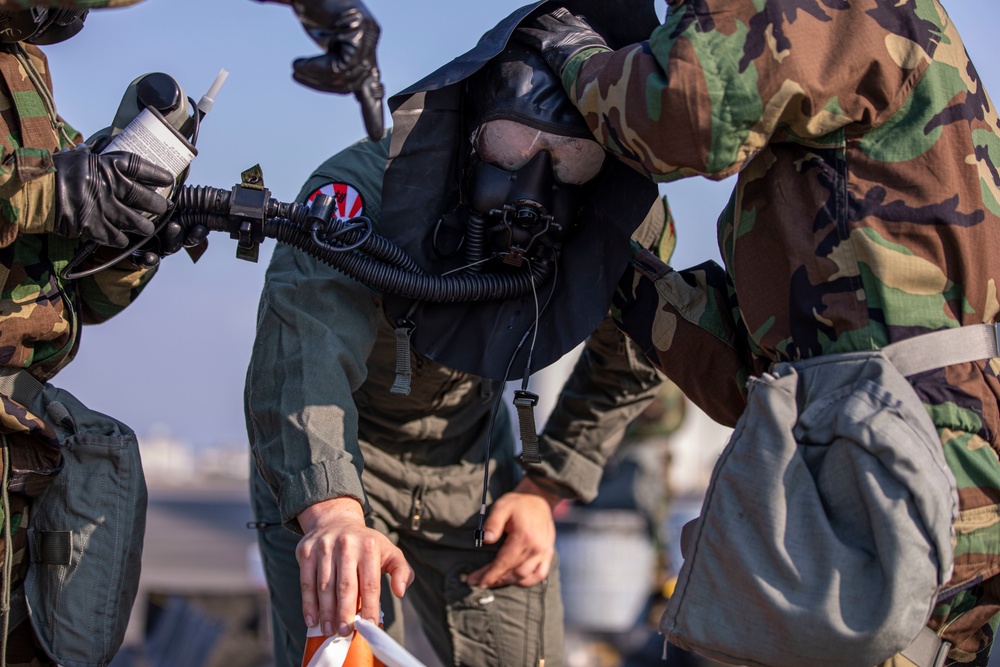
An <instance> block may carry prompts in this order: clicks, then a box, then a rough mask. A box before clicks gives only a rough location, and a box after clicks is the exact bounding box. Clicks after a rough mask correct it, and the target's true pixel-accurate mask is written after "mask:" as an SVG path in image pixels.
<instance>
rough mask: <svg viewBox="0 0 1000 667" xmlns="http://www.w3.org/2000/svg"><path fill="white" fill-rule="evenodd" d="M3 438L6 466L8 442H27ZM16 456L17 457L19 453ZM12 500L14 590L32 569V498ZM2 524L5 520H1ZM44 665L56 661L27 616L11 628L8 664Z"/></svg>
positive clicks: (2, 543)
mask: <svg viewBox="0 0 1000 667" xmlns="http://www.w3.org/2000/svg"><path fill="white" fill-rule="evenodd" d="M2 442H3V443H4V446H3V447H2V448H0V456H2V465H3V466H5V467H6V466H8V465H9V464H8V461H9V460H10V456H8V454H9V452H10V449H9V447H8V442H11V443H12V445H11V446H13V447H15V448H16V447H18V446H19V445H20V444H24V443H19V442H18V441H17V437H16V436H5V437H3V439H2ZM14 458H15V460H16V459H17V458H18V457H16V456H15V457H14ZM15 465H16V464H15ZM9 503H10V504H9V507H10V531H11V537H10V541H11V553H12V561H11V582H10V590H11V591H14V590H17V589H18V588H19V587H21V586H23V585H24V579H25V577H26V576H27V573H28V565H29V559H28V519H29V514H30V507H31V499H30V498H28V497H27V496H24V495H22V494H20V493H11V494H10V498H9ZM4 518H5V517H4V516H3V512H2V511H0V522H3V521H4ZM0 525H3V524H2V523H0ZM7 539H8V536H7V535H6V532H5V531H2V530H0V572H2V571H3V567H4V563H5V558H6V553H7ZM43 665H55V663H54V662H52V660H51V659H49V657H48V656H47V655H46V653H45V651H43V650H42V648H41V646H39V644H38V639H37V638H36V637H35V632H34V630H33V629H32V627H31V623H30V622H29V621H27V620H25V621H22V622H21V623H20V624H18V626H17V627H14V628H9V632H8V635H7V667H41V666H43Z"/></svg>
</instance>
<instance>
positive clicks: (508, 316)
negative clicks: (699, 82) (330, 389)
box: [380, 0, 657, 430]
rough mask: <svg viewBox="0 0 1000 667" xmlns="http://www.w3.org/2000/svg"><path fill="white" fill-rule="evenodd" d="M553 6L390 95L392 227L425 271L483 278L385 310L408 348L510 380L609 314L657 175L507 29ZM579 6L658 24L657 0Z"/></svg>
mask: <svg viewBox="0 0 1000 667" xmlns="http://www.w3.org/2000/svg"><path fill="white" fill-rule="evenodd" d="M584 5H585V6H584ZM623 7H626V8H627V9H623ZM543 9H545V7H544V6H541V5H539V4H534V5H530V6H527V7H524V8H522V9H519V10H517V11H515V12H514V13H513V14H511V15H510V16H509V17H508V18H507V19H505V20H504V21H502V22H501V23H500V24H498V25H497V27H496V28H495V29H494V30H492V31H490V32H489V33H487V34H486V35H484V36H483V38H482V39H481V40H480V41H479V43H478V44H477V46H476V47H475V48H474V49H473V50H472V51H470V52H469V53H467V54H464V55H462V56H460V57H458V58H456V59H454V60H453V61H451V62H450V63H447V64H446V65H444V66H442V67H441V68H440V69H438V70H437V71H435V72H433V73H431V74H430V75H428V76H427V77H425V78H424V79H422V80H421V81H418V82H417V83H415V84H413V85H412V86H410V87H409V88H408V89H406V90H404V91H403V92H402V93H399V94H398V95H394V96H393V97H392V98H391V99H390V101H389V108H390V109H391V110H392V114H393V132H392V140H391V146H390V149H389V155H390V158H389V161H388V163H387V165H386V169H385V173H384V180H383V186H382V208H381V216H380V228H381V229H380V231H381V233H382V234H384V235H385V236H386V237H388V238H389V239H391V240H392V241H393V242H394V243H395V244H396V245H397V246H398V247H399V248H401V249H402V250H403V251H404V252H406V253H407V254H408V255H409V256H410V257H411V258H412V259H413V260H414V261H415V262H416V263H417V265H418V266H419V267H420V269H421V270H423V271H424V272H426V274H427V277H426V278H420V280H419V281H418V280H413V282H414V283H417V282H420V283H424V282H426V283H429V284H431V283H436V282H439V281H452V280H454V281H461V282H463V283H464V282H469V283H470V285H471V284H472V283H475V285H476V289H475V290H472V289H471V288H470V289H464V285H463V289H462V290H461V291H462V294H463V295H469V296H470V298H467V299H463V300H461V301H459V300H457V299H452V300H449V301H444V300H436V301H432V300H430V299H429V298H426V297H422V296H419V295H416V296H414V295H413V294H414V292H413V291H412V290H411V291H410V295H409V296H407V295H403V294H402V293H400V292H395V293H393V292H392V291H390V290H383V291H382V296H383V302H384V304H385V306H384V307H385V311H386V314H387V316H388V317H389V319H390V321H391V322H392V323H393V324H395V325H397V331H396V333H397V336H399V341H400V348H401V349H404V350H409V349H410V347H411V346H412V348H413V349H415V350H417V351H418V352H420V353H421V354H422V355H424V356H426V357H428V358H430V359H432V360H434V361H436V362H438V363H441V364H444V365H446V366H448V367H450V368H455V369H458V370H462V371H465V372H468V373H472V374H475V375H478V376H481V377H486V378H490V379H494V380H498V381H504V380H512V379H518V378H520V379H524V378H526V377H528V376H529V375H530V374H531V372H532V370H533V369H535V370H537V369H539V368H543V367H545V366H547V365H549V364H551V363H553V362H554V361H556V360H557V359H558V358H559V357H561V356H562V355H564V354H565V353H566V352H568V351H570V350H572V349H573V348H574V347H576V346H577V345H578V344H579V343H580V342H581V341H582V340H584V339H585V338H586V337H587V336H588V335H589V334H590V333H591V332H592V331H593V330H594V329H595V328H596V327H597V326H598V324H599V323H600V322H601V320H602V319H603V318H604V317H605V315H606V314H607V312H608V307H609V305H610V303H611V295H612V294H613V293H614V290H615V288H616V287H617V283H618V278H619V277H620V276H621V273H622V271H623V270H624V268H625V266H626V265H627V263H628V259H629V253H630V245H629V237H630V236H631V234H632V232H633V231H634V230H635V229H636V228H637V227H638V226H639V225H640V224H641V222H642V220H643V219H644V218H645V216H646V214H647V213H648V212H649V210H650V207H651V206H652V205H653V203H654V202H655V201H656V198H657V188H656V185H655V184H654V183H653V182H652V181H650V180H648V179H647V178H645V176H643V175H642V174H639V173H638V172H636V171H633V170H632V169H630V168H629V167H628V166H626V165H625V164H624V163H623V162H622V161H620V160H616V159H614V158H613V157H612V156H611V155H610V154H607V153H606V152H605V151H604V150H603V149H602V148H601V147H600V146H599V145H598V144H597V142H596V141H595V140H594V135H593V133H592V131H591V129H590V127H589V126H588V125H587V121H586V119H585V118H584V117H583V116H582V115H581V114H580V111H579V110H578V109H577V108H576V106H575V105H574V104H573V102H572V100H571V99H570V98H569V96H568V95H567V94H566V90H565V89H564V88H563V86H562V81H561V80H560V79H559V77H558V76H557V75H556V74H555V73H554V72H553V71H552V70H551V69H550V68H549V67H548V65H547V64H546V63H545V61H544V60H543V59H542V58H541V56H540V55H539V54H538V53H537V52H535V51H533V50H532V49H529V48H528V47H525V46H523V45H521V44H520V43H518V42H516V41H513V40H511V34H512V33H513V31H514V30H515V29H516V27H517V26H518V24H520V23H521V22H522V21H523V20H524V19H525V18H527V16H528V15H530V14H531V13H532V12H534V11H542V10H543ZM573 9H580V10H582V9H586V10H587V11H586V12H582V13H585V14H586V16H587V18H588V19H591V20H592V21H593V23H592V25H597V26H598V27H597V28H595V29H596V30H598V31H599V32H600V31H602V30H605V29H608V28H610V30H606V32H607V38H608V39H609V40H610V41H609V42H608V43H609V44H612V43H614V44H616V45H625V44H631V43H633V42H634V41H637V40H641V39H644V38H645V37H648V35H649V33H650V32H651V31H652V29H653V28H654V27H655V26H656V25H657V21H656V15H655V11H653V2H652V0H636V1H634V2H627V1H626V0H621V2H615V3H609V2H607V1H606V0H585V1H581V2H579V3H578V6H574V7H573ZM594 17H596V18H594ZM602 34H603V33H602ZM628 40H631V41H628ZM480 286H481V288H480ZM514 286H516V289H515V288H514ZM455 292H456V293H457V292H458V290H455ZM401 366H402V367H404V368H405V366H406V364H402V365H401ZM403 375H405V373H403V374H401V376H403ZM528 430H532V429H528Z"/></svg>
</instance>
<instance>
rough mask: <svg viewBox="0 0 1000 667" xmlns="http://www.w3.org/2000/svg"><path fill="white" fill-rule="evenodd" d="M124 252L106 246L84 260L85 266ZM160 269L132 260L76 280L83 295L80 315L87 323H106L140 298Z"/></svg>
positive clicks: (81, 296)
mask: <svg viewBox="0 0 1000 667" xmlns="http://www.w3.org/2000/svg"><path fill="white" fill-rule="evenodd" d="M119 253H121V250H119V249H111V248H108V249H102V250H99V251H98V252H97V253H95V254H94V256H93V258H92V259H91V260H90V261H88V262H84V263H82V265H81V267H80V268H81V269H84V270H85V269H87V268H88V267H90V266H96V265H97V263H98V262H102V261H103V260H106V259H110V257H108V255H109V254H110V255H112V256H113V255H117V254H119ZM155 273H156V269H140V268H138V267H136V266H135V265H134V264H132V262H131V261H130V260H128V259H125V260H123V261H121V262H118V263H117V264H114V265H112V266H110V267H108V268H106V269H104V270H103V271H99V272H97V273H95V274H94V275H92V276H87V277H86V278H81V279H79V280H77V281H76V289H77V295H78V296H79V304H80V317H81V321H82V322H83V324H100V323H102V322H106V321H108V320H109V319H111V318H112V317H114V316H115V315H117V314H118V313H120V312H121V311H122V310H124V309H125V308H126V307H127V306H128V305H129V304H131V303H132V302H133V301H135V300H136V298H138V296H139V293H140V292H142V290H143V289H144V288H145V287H146V285H147V284H148V283H149V281H150V279H151V278H152V277H153V275H155Z"/></svg>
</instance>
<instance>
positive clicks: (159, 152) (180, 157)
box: [102, 109, 195, 190]
mask: <svg viewBox="0 0 1000 667" xmlns="http://www.w3.org/2000/svg"><path fill="white" fill-rule="evenodd" d="M113 151H127V152H129V153H135V154H136V155H138V156H139V157H141V158H143V159H145V160H148V161H150V162H152V163H153V164H155V165H157V166H159V167H163V168H164V169H166V170H167V171H169V172H170V173H171V174H173V176H174V178H176V177H177V176H179V175H180V173H181V172H182V171H184V169H186V168H187V166H188V165H189V164H191V160H193V159H194V156H195V153H194V152H192V151H191V148H190V145H189V144H188V143H187V142H185V141H184V140H183V139H181V138H180V137H178V136H177V134H176V133H175V131H174V129H173V128H171V127H168V126H167V125H165V124H164V123H163V121H161V120H160V119H159V118H157V117H156V116H155V115H153V113H152V112H151V111H150V110H149V109H143V110H142V112H141V113H140V114H139V115H138V116H136V117H135V118H134V119H133V120H132V122H131V123H129V124H128V125H127V126H125V129H124V130H122V131H121V132H120V133H119V134H118V135H116V136H115V138H114V139H113V140H112V141H111V143H110V144H108V147H107V148H105V149H104V151H102V152H104V153H110V152H113ZM164 190H169V187H168V188H164Z"/></svg>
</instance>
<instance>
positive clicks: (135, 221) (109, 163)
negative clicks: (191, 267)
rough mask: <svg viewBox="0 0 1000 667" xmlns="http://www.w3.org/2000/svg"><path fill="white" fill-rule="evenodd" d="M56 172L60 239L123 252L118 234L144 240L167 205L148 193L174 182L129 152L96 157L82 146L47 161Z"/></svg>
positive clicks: (124, 242) (56, 229)
mask: <svg viewBox="0 0 1000 667" xmlns="http://www.w3.org/2000/svg"><path fill="white" fill-rule="evenodd" d="M52 163H53V164H54V165H55V168H56V220H55V225H54V227H53V229H52V231H53V232H55V233H56V234H59V235H60V236H68V237H70V238H81V239H84V240H90V241H95V242H97V243H99V244H101V245H106V246H113V247H115V248H124V247H125V246H126V245H127V244H128V237H126V236H125V234H124V232H135V233H137V234H144V235H147V236H148V235H149V234H152V233H153V229H154V225H153V222H152V220H150V219H148V218H145V217H143V216H142V215H141V214H140V212H141V211H145V212H147V213H153V214H154V215H160V214H162V213H164V212H165V211H166V210H167V208H168V207H169V202H167V200H166V199H164V198H163V197H161V196H160V195H159V194H157V193H156V192H154V191H153V189H152V188H155V187H163V186H167V185H170V184H171V183H173V182H174V177H173V176H171V175H170V172H169V171H167V170H166V169H163V168H162V167H158V166H156V165H155V164H152V163H151V162H147V161H146V160H143V159H142V158H140V157H139V156H138V155H135V154H133V153H125V152H121V151H116V152H114V153H104V154H103V155H99V154H97V153H94V152H93V151H91V150H90V148H88V147H86V146H80V147H78V148H75V149H73V150H71V151H61V152H59V153H56V154H54V155H53V156H52Z"/></svg>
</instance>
